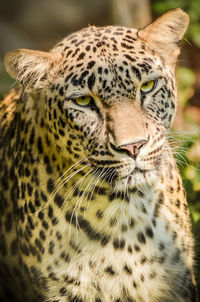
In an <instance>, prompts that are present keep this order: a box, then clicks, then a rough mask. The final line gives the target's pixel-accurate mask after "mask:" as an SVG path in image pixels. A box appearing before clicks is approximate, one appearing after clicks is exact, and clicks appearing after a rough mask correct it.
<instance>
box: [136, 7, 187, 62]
mask: <svg viewBox="0 0 200 302" xmlns="http://www.w3.org/2000/svg"><path fill="white" fill-rule="evenodd" d="M188 24H189V15H188V14H187V13H185V12H183V11H182V9H180V8H176V9H173V10H171V11H169V12H167V13H166V14H164V15H162V16H161V17H160V18H158V19H157V20H156V21H155V22H153V23H152V24H150V25H148V26H146V27H145V28H144V29H141V30H139V31H138V36H139V38H141V39H142V40H144V41H146V42H148V43H149V44H150V45H151V46H152V48H153V49H155V50H156V51H157V52H158V53H160V55H161V56H162V57H163V58H164V59H165V60H167V61H168V62H169V63H171V64H174V63H175V62H176V58H177V56H178V55H179V53H180V49H179V42H180V40H181V39H182V38H183V35H184V33H185V31H186V29H187V27H188Z"/></svg>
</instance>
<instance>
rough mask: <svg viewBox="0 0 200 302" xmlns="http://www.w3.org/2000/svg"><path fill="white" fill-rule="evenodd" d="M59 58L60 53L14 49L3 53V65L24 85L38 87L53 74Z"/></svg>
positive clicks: (43, 85) (43, 84)
mask: <svg viewBox="0 0 200 302" xmlns="http://www.w3.org/2000/svg"><path fill="white" fill-rule="evenodd" d="M61 59H62V55H61V54H60V53H54V52H44V51H37V50H31V49H16V50H13V51H10V52H8V53H7V54H6V55H5V57H4V66H5V69H6V71H7V72H8V74H9V75H10V76H11V77H12V78H14V79H16V80H17V81H19V82H20V83H21V84H22V85H23V86H24V87H27V88H32V89H40V88H42V87H45V86H46V85H48V83H49V82H50V80H51V79H52V78H53V77H54V76H55V66H56V64H57V63H59V61H61Z"/></svg>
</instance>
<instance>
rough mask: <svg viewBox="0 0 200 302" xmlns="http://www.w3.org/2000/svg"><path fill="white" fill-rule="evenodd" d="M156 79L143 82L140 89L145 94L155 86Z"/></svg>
mask: <svg viewBox="0 0 200 302" xmlns="http://www.w3.org/2000/svg"><path fill="white" fill-rule="evenodd" d="M156 85H157V81H154V80H151V81H148V82H146V83H143V84H142V86H141V87H140V91H141V92H142V93H143V94H145V93H149V92H151V91H153V90H154V89H155V88H156Z"/></svg>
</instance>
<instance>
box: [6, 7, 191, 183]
mask: <svg viewBox="0 0 200 302" xmlns="http://www.w3.org/2000/svg"><path fill="white" fill-rule="evenodd" d="M188 21H189V20H188V15H187V14H186V13H184V12H183V11H182V10H181V9H175V10H172V11H170V12H168V13H166V14H164V15H163V16H162V17H160V18H159V19H158V20H157V21H155V22H154V23H152V24H150V25H148V26H147V27H145V28H144V29H142V30H136V29H131V28H125V27H120V26H109V27H102V28H101V27H100V28H98V27H93V26H92V27H88V28H85V29H83V30H81V31H79V32H77V33H74V34H72V35H70V36H68V37H66V38H65V39H64V40H63V41H62V42H60V43H59V44H57V45H56V46H55V47H54V48H53V49H52V50H51V51H50V52H40V51H33V50H26V49H19V50H15V51H11V52H9V53H8V54H7V55H6V57H5V61H4V62H5V67H6V70H7V71H8V73H9V74H10V75H11V76H12V77H14V78H15V79H17V80H19V81H20V82H21V83H22V85H23V86H24V87H25V89H26V92H27V93H28V94H30V95H34V96H37V95H38V94H39V95H42V96H43V97H44V100H45V101H44V102H43V103H41V104H37V105H38V106H39V107H40V106H41V107H43V108H40V109H41V111H44V112H45V123H46V127H47V129H48V132H49V135H50V136H51V137H52V140H53V141H54V142H55V146H56V148H57V150H59V152H60V153H61V156H62V157H63V158H67V159H70V161H71V163H74V162H76V161H78V160H83V159H85V160H86V161H87V162H88V163H89V165H90V166H91V167H92V169H93V172H94V173H97V174H98V175H99V177H102V178H104V179H105V180H106V181H107V182H111V183H115V185H117V186H118V187H119V186H120V185H121V184H122V186H124V185H129V186H130V187H134V186H138V185H141V184H144V183H152V181H155V180H156V177H157V175H158V173H159V170H160V168H161V167H162V161H163V160H166V156H167V155H166V154H167V151H166V149H167V147H166V146H167V140H166V132H167V131H168V129H169V128H170V127H171V124H172V122H173V120H174V116H175V110H176V84H175V77H174V69H175V63H176V59H177V56H178V54H179V52H180V50H179V46H178V43H179V42H180V40H181V38H182V37H183V34H184V33H185V30H186V28H187V25H188ZM34 99H35V102H37V98H36V97H35V98H34Z"/></svg>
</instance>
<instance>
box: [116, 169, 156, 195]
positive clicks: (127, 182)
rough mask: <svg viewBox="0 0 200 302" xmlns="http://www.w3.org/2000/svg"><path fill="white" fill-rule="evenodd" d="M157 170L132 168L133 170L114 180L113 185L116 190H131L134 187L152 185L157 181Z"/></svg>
mask: <svg viewBox="0 0 200 302" xmlns="http://www.w3.org/2000/svg"><path fill="white" fill-rule="evenodd" d="M158 178H159V172H158V171H157V170H156V169H155V170H146V171H145V170H140V169H138V168H136V169H134V170H133V172H132V173H131V174H129V175H127V176H125V177H122V178H118V179H116V180H115V183H114V187H115V188H116V189H117V190H118V191H126V190H127V189H128V190H132V189H134V188H137V189H139V188H144V186H153V185H155V183H156V182H157V181H158Z"/></svg>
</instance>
